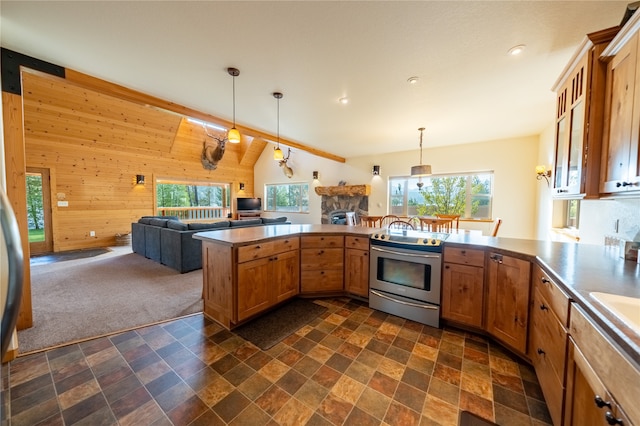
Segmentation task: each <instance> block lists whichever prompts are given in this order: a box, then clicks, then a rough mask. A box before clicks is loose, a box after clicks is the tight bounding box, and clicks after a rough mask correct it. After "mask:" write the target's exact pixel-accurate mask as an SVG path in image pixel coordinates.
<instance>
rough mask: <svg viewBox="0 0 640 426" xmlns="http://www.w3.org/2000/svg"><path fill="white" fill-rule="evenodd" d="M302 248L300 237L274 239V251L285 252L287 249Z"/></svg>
mask: <svg viewBox="0 0 640 426" xmlns="http://www.w3.org/2000/svg"><path fill="white" fill-rule="evenodd" d="M298 248H300V238H299V237H291V238H280V239H277V240H275V241H273V252H274V253H284V252H285V251H291V250H297V249H298Z"/></svg>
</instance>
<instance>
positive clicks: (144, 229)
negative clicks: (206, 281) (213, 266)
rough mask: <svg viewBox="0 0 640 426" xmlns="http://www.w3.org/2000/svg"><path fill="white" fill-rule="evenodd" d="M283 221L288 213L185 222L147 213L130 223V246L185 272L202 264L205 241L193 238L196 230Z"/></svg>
mask: <svg viewBox="0 0 640 426" xmlns="http://www.w3.org/2000/svg"><path fill="white" fill-rule="evenodd" d="M283 223H289V222H287V218H286V217H279V218H273V219H272V218H259V219H249V220H225V221H221V222H213V223H185V222H181V221H180V220H179V219H178V218H175V217H168V216H164V217H163V216H145V217H142V218H140V220H138V222H137V223H132V224H131V248H132V250H133V252H134V253H138V254H140V255H142V256H145V257H147V258H149V259H152V260H154V261H156V262H159V263H162V264H163V265H166V266H168V267H170V268H173V269H175V270H177V271H179V272H181V273H184V272H189V271H193V270H196V269H200V268H202V241H200V240H196V239H194V238H192V237H193V234H195V233H196V232H205V231H215V230H220V229H230V228H241V227H248V226H263V225H270V224H274V225H275V224H283Z"/></svg>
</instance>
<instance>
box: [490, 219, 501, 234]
mask: <svg viewBox="0 0 640 426" xmlns="http://www.w3.org/2000/svg"><path fill="white" fill-rule="evenodd" d="M501 224H502V219H500V218H499V217H498V218H496V220H495V221H494V222H493V229H492V230H491V236H492V237H495V236H497V235H498V229H500V225H501Z"/></svg>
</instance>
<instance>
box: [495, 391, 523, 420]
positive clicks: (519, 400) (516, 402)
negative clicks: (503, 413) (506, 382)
mask: <svg viewBox="0 0 640 426" xmlns="http://www.w3.org/2000/svg"><path fill="white" fill-rule="evenodd" d="M493 400H494V402H496V403H498V404H502V405H504V406H505V407H508V408H511V409H513V410H517V411H519V412H521V413H524V414H526V415H529V408H528V406H527V400H526V398H525V397H524V394H521V393H516V392H513V391H511V390H509V389H507V388H503V387H502V386H499V385H496V384H494V385H493Z"/></svg>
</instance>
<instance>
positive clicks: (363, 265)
mask: <svg viewBox="0 0 640 426" xmlns="http://www.w3.org/2000/svg"><path fill="white" fill-rule="evenodd" d="M344 269H345V277H344V285H345V289H346V291H348V292H349V293H353V294H357V295H358V296H363V297H368V296H369V252H368V251H366V250H356V249H346V253H345V267H344Z"/></svg>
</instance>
